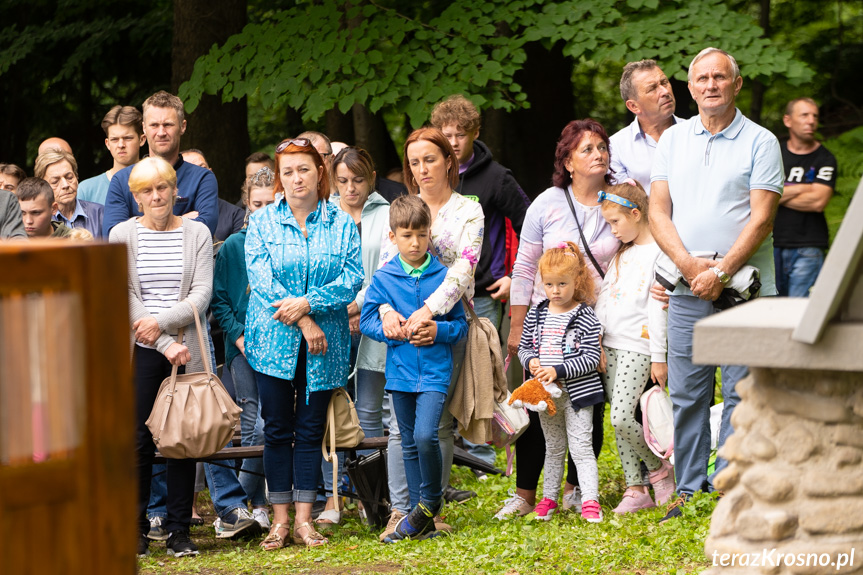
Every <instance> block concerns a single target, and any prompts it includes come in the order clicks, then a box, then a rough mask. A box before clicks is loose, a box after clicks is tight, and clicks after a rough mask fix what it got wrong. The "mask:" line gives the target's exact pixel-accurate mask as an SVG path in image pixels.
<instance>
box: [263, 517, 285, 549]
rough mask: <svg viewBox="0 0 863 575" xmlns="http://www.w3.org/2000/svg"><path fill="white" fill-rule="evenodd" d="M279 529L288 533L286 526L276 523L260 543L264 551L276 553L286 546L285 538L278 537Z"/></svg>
mask: <svg viewBox="0 0 863 575" xmlns="http://www.w3.org/2000/svg"><path fill="white" fill-rule="evenodd" d="M279 529H284V530H285V531H288V526H287V525H285V524H284V523H276V524H275V525H273V527H272V529H270V533H269V534H268V535H267V536H266V537H265V538H264V540H263V541H261V547H262V548H263V549H264V551H278V550H279V549H282V548H283V547H284V546H285V545H286V544H287V541H285V538H284V537H282V536H281V535H279Z"/></svg>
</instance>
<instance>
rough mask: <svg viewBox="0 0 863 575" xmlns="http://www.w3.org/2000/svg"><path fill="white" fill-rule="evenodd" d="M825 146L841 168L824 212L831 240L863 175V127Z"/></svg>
mask: <svg viewBox="0 0 863 575" xmlns="http://www.w3.org/2000/svg"><path fill="white" fill-rule="evenodd" d="M824 146H825V147H826V148H827V149H828V150H830V151H831V152H833V155H835V156H836V163H837V164H838V167H839V170H838V173H837V177H836V193H835V194H834V195H833V198H832V199H831V200H830V203H829V204H827V208H826V209H825V210H824V214H825V216H826V218H827V226H828V228H829V230H830V241H831V242H832V241H833V238H834V237H836V232H837V231H839V225H840V224H841V223H842V218H843V217H844V216H845V212H846V211H847V210H848V204H849V203H851V198H852V197H854V192H855V191H856V190H857V185H858V184H859V183H860V178H861V176H863V127H859V128H855V129H853V130H850V131H848V132H845V133H844V134H842V135H841V136H839V137H837V138H833V139H830V140H827V141H825V142H824Z"/></svg>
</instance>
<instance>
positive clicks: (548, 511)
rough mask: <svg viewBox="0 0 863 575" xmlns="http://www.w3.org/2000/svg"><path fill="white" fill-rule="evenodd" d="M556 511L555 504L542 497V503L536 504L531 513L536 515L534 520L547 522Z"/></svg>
mask: <svg viewBox="0 0 863 575" xmlns="http://www.w3.org/2000/svg"><path fill="white" fill-rule="evenodd" d="M556 511H557V502H556V501H552V500H551V499H549V498H547V497H543V498H542V501H540V502H539V503H537V505H536V507H535V508H534V509H533V513H534V514H535V515H536V517H535V519H539V520H540V521H548V520H549V519H551V516H552V515H554V514H555V513H556Z"/></svg>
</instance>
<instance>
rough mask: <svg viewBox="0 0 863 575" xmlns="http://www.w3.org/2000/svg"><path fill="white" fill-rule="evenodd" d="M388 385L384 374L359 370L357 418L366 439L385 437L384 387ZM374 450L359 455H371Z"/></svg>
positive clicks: (364, 451)
mask: <svg viewBox="0 0 863 575" xmlns="http://www.w3.org/2000/svg"><path fill="white" fill-rule="evenodd" d="M386 383H387V379H386V377H384V374H383V373H381V372H379V371H371V370H367V369H358V370H357V397H356V407H357V417H359V419H360V426H361V427H362V428H363V432H364V433H365V434H366V437H383V435H384V414H383V404H384V395H385V393H386V392H385V391H384V386H385V385H386ZM370 453H372V450H370V449H365V450H363V451H359V452H357V455H369V454H370Z"/></svg>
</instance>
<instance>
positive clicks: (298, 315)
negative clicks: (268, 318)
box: [272, 297, 328, 355]
mask: <svg viewBox="0 0 863 575" xmlns="http://www.w3.org/2000/svg"><path fill="white" fill-rule="evenodd" d="M272 306H273V307H274V308H276V313H274V314H273V319H275V320H277V321H280V322H282V323H283V324H285V325H294V324H296V325H297V327H298V328H300V331H302V332H303V338H305V340H306V344H307V345H308V346H309V353H311V354H312V355H323V354H325V353H327V349H328V347H327V338H326V336H325V335H324V332H323V330H322V329H321V328H320V327H319V326H318V324H316V323H315V322H314V320H313V319H312V318H310V317H309V316H308V313H309V312H310V311H312V306H310V305H309V300H307V299H306V298H304V297H292V298H285V299H283V300H279V301H277V302H275V303H273V304H272Z"/></svg>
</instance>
